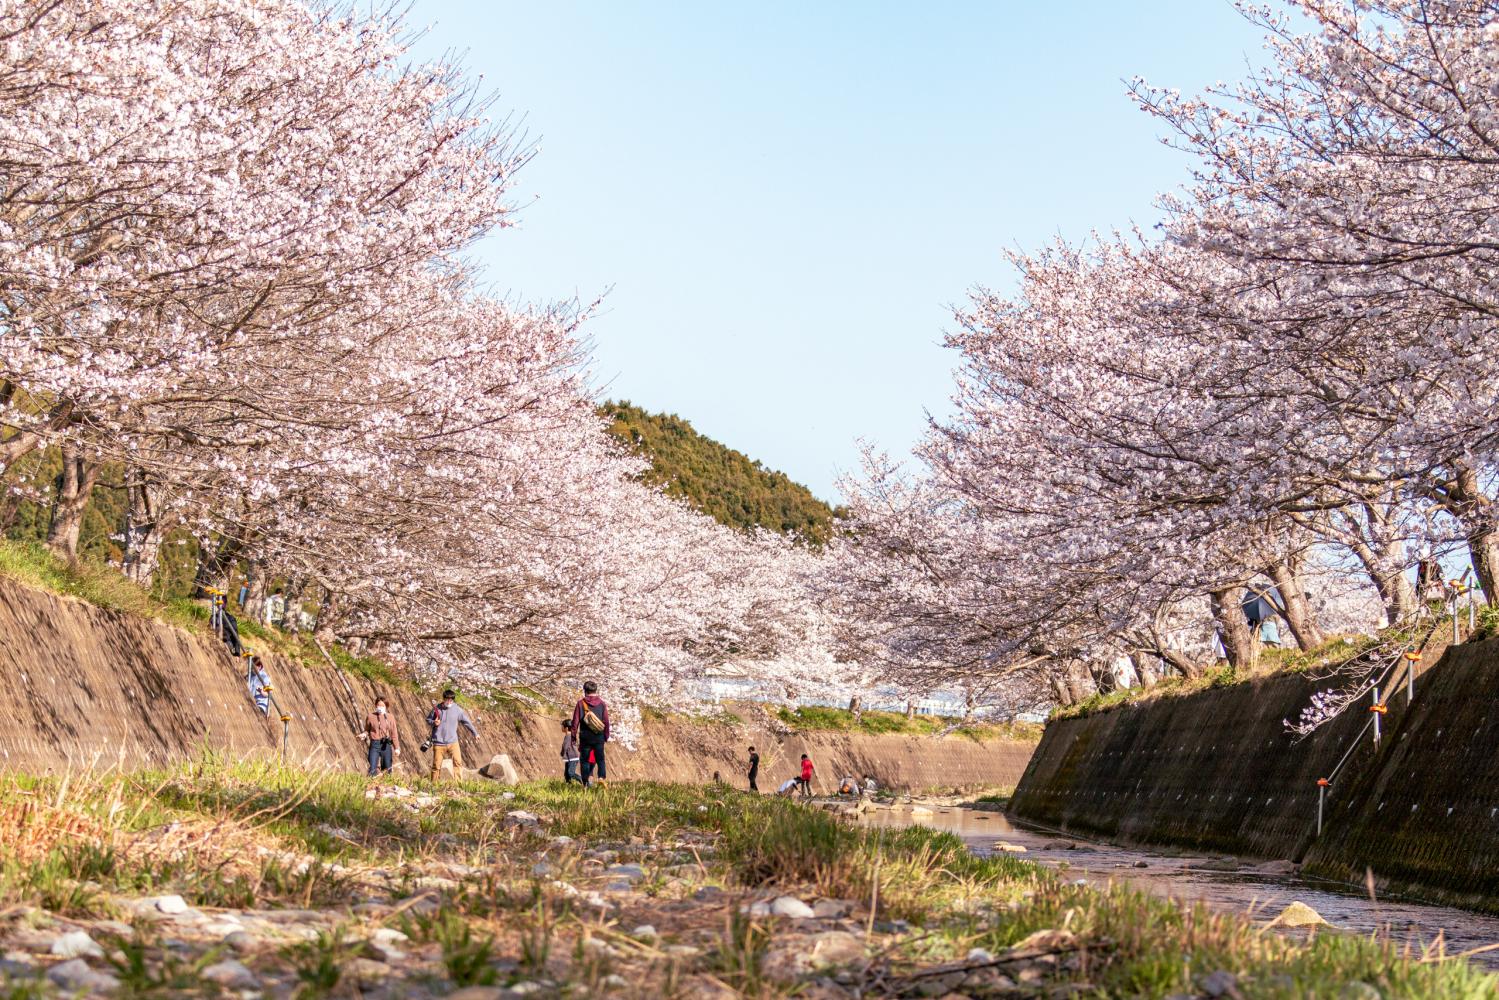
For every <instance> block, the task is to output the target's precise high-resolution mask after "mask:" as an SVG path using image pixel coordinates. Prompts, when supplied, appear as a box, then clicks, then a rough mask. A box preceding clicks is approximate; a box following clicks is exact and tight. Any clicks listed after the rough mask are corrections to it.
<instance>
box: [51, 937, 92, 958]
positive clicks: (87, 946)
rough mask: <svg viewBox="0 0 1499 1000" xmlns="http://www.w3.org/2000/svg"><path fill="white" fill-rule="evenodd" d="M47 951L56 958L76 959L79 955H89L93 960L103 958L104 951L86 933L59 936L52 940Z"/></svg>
mask: <svg viewBox="0 0 1499 1000" xmlns="http://www.w3.org/2000/svg"><path fill="white" fill-rule="evenodd" d="M48 950H49V951H50V952H51V953H52V954H54V955H56V956H57V957H58V958H77V957H79V956H80V955H89V956H91V957H93V958H103V957H104V949H103V948H100V947H99V945H98V943H97V942H95V941H94V939H93V938H91V937H89V936H88V932H87V931H68V932H67V933H66V934H60V935H58V937H57V938H55V939H54V940H53V942H52V947H51V948H49V949H48Z"/></svg>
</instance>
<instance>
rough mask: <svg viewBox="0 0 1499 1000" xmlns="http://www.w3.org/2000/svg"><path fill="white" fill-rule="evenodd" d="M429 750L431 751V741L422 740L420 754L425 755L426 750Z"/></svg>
mask: <svg viewBox="0 0 1499 1000" xmlns="http://www.w3.org/2000/svg"><path fill="white" fill-rule="evenodd" d="M431 749H432V741H431V740H423V741H422V753H426V752H427V751H428V750H431Z"/></svg>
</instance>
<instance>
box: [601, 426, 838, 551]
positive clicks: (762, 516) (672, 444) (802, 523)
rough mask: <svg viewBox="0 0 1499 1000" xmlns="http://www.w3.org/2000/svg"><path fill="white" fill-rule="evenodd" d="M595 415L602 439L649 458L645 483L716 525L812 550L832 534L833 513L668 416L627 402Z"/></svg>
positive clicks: (784, 479)
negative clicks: (786, 538) (766, 532)
mask: <svg viewBox="0 0 1499 1000" xmlns="http://www.w3.org/2000/svg"><path fill="white" fill-rule="evenodd" d="M600 409H601V410H602V411H603V413H604V414H605V415H606V416H608V417H609V418H610V419H611V420H612V423H611V424H610V426H609V431H610V433H612V434H613V435H614V436H615V437H616V438H618V439H619V440H621V441H623V442H624V443H625V444H626V445H628V446H629V447H631V448H632V449H635V450H636V451H637V452H638V453H639V454H641V455H643V456H645V457H646V458H649V459H650V462H651V471H650V472H649V473H648V474H647V479H648V480H649V481H651V482H653V483H657V484H663V485H665V487H666V492H667V493H669V494H671V495H672V496H676V497H682V498H684V499H686V500H687V501H688V502H689V503H691V504H692V505H693V506H695V507H697V508H698V509H699V510H701V511H703V512H704V513H706V514H708V515H710V516H712V517H713V518H714V519H716V520H717V521H719V522H720V523H721V524H726V525H728V526H730V527H733V528H749V527H752V526H755V525H760V526H761V527H765V528H769V529H770V530H771V531H776V532H780V533H781V534H795V535H798V536H800V537H802V538H805V539H806V540H807V541H808V542H810V543H811V544H812V545H814V546H820V545H822V543H824V542H826V541H827V540H828V537H829V535H830V534H831V533H832V526H833V517H834V516H835V513H836V512H835V511H834V510H833V508H831V507H829V506H828V505H827V504H826V503H824V502H823V501H821V500H819V499H817V497H815V496H813V494H812V491H811V490H809V489H807V488H806V487H805V486H803V485H802V484H800V483H798V482H795V481H793V480H792V479H790V478H789V477H788V476H787V475H786V474H785V473H784V472H777V471H775V470H774V469H767V468H765V466H763V465H761V464H760V462H758V461H756V460H755V459H752V458H750V457H749V456H748V455H746V454H744V453H743V452H739V451H735V450H734V449H733V448H730V447H727V446H726V445H723V444H720V443H719V442H717V441H715V440H713V439H712V438H710V437H707V436H705V435H703V434H700V433H698V432H697V431H696V430H694V429H693V426H692V425H691V424H690V423H688V422H687V421H685V420H683V419H682V418H681V417H679V416H676V415H675V414H670V413H648V412H647V411H645V410H643V409H641V408H640V407H638V406H635V405H634V404H632V403H630V402H629V401H628V400H621V401H620V402H617V403H616V402H606V403H604V404H603V406H602V407H601V408H600Z"/></svg>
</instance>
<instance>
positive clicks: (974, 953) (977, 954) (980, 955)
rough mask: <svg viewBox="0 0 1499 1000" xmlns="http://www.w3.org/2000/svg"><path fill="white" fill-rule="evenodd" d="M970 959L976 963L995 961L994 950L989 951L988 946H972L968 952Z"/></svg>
mask: <svg viewBox="0 0 1499 1000" xmlns="http://www.w3.org/2000/svg"><path fill="white" fill-rule="evenodd" d="M968 961H969V962H970V963H974V964H977V963H981V962H992V961H994V952H992V951H989V950H988V949H987V948H972V949H970V950H969V952H968Z"/></svg>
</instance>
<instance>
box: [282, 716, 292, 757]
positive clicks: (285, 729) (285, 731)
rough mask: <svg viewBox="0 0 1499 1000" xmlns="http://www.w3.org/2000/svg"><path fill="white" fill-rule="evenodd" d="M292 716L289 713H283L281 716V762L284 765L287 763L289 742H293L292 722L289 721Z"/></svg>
mask: <svg viewBox="0 0 1499 1000" xmlns="http://www.w3.org/2000/svg"><path fill="white" fill-rule="evenodd" d="M290 718H291V716H289V715H283V716H281V764H282V766H285V765H286V751H287V746H288V744H290V743H291V722H290V721H288V720H289V719H290Z"/></svg>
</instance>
